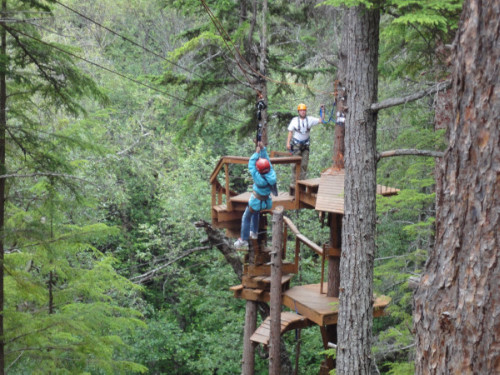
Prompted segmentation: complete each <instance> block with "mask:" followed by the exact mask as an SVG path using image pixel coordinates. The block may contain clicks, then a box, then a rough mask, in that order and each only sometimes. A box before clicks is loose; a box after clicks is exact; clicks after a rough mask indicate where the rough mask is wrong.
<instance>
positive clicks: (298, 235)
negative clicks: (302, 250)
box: [283, 216, 323, 256]
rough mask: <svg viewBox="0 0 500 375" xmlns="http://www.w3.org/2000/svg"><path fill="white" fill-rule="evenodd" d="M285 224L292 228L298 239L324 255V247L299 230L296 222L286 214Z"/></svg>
mask: <svg viewBox="0 0 500 375" xmlns="http://www.w3.org/2000/svg"><path fill="white" fill-rule="evenodd" d="M283 221H284V222H285V224H286V225H287V226H288V227H289V228H290V229H291V230H292V232H293V234H295V237H296V238H297V240H299V241H300V242H302V243H303V244H304V245H306V246H308V247H310V248H311V249H312V250H313V251H314V252H315V253H316V254H318V255H320V256H323V248H322V247H321V246H319V245H317V244H315V243H314V242H313V241H311V240H310V239H309V238H307V237H306V236H304V235H303V234H301V233H300V232H299V230H298V229H297V227H296V226H295V224H294V223H293V222H292V221H291V220H290V219H289V218H288V217H286V216H284V217H283Z"/></svg>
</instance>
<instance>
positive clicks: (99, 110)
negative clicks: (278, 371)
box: [0, 0, 499, 374]
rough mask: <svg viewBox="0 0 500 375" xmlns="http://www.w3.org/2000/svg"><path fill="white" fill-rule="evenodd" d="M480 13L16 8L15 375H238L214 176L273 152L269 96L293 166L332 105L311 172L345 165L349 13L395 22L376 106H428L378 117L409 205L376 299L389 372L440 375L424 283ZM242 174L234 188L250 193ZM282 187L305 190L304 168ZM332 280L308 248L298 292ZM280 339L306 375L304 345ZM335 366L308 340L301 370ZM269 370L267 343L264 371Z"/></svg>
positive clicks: (265, 7) (389, 6) (8, 123)
mask: <svg viewBox="0 0 500 375" xmlns="http://www.w3.org/2000/svg"><path fill="white" fill-rule="evenodd" d="M462 3H463V2H462V1H461V0H439V1H438V0H425V1H422V0H420V1H411V0H383V1H347V0H346V1H336V0H327V1H316V0H293V1H284V0H283V1H282V0H276V1H272V0H264V1H256V0H242V1H234V0H226V1H215V0H200V1H194V0H184V1H179V0H172V1H169V0H107V1H88V0H79V1H76V0H60V1H59V0H1V9H0V13H1V17H0V18H1V19H0V26H1V28H0V33H1V35H0V39H1V40H0V43H1V46H0V49H1V50H0V168H1V169H2V170H1V172H0V175H1V176H0V194H1V195H2V197H3V199H2V200H1V204H0V211H1V212H0V213H1V216H0V231H1V233H2V236H1V240H0V250H1V256H2V258H1V259H0V264H1V266H2V267H0V268H1V272H2V274H1V277H0V280H1V282H2V284H1V290H2V293H1V300H0V305H1V306H0V307H1V310H2V314H1V322H0V329H1V332H0V337H1V340H0V341H1V352H0V355H1V361H0V362H1V363H0V368H1V369H2V372H1V373H2V374H4V373H5V374H7V373H8V374H133V373H148V374H238V373H241V358H242V348H243V344H242V341H243V325H244V318H245V304H244V301H243V300H240V299H235V298H233V296H232V293H231V292H230V290H229V287H231V286H233V285H236V284H239V282H240V281H239V279H238V275H237V273H235V271H234V269H233V268H232V267H231V265H230V264H229V263H228V261H227V258H226V257H225V255H224V254H222V253H221V252H220V251H219V250H218V248H217V247H216V246H214V244H213V243H210V242H208V241H207V234H206V232H205V231H204V230H203V229H201V228H199V227H197V226H196V223H198V222H200V221H206V222H210V220H211V216H210V215H211V201H210V196H211V191H210V185H209V182H208V181H209V178H210V175H211V173H212V171H213V169H214V167H215V165H216V163H217V161H218V160H219V159H220V157H222V156H223V155H235V156H249V155H251V154H252V153H253V152H254V150H255V135H256V130H257V125H258V120H257V116H256V102H257V100H256V98H257V96H256V93H258V94H263V95H264V98H265V101H266V103H267V109H266V113H265V118H264V120H265V125H266V126H265V142H266V144H267V148H268V149H269V150H275V151H286V137H287V126H288V124H289V122H290V120H291V119H292V118H293V117H294V116H296V113H297V111H296V108H297V104H298V103H306V104H307V106H308V108H309V115H311V116H316V117H319V109H320V105H321V104H324V105H325V111H326V118H325V123H324V124H320V125H318V126H316V127H314V129H313V130H312V132H311V152H310V160H309V171H308V176H311V177H319V176H320V174H321V172H322V171H324V170H325V169H327V168H329V167H331V165H332V157H333V155H334V149H333V145H334V138H335V137H334V133H335V129H336V127H338V126H339V125H338V124H337V125H336V124H335V120H336V117H337V116H336V103H337V102H336V98H335V91H336V90H337V86H336V82H337V83H338V80H339V75H341V74H344V73H345V69H347V68H346V66H345V65H343V62H342V59H343V56H347V55H348V52H349V51H347V50H346V49H348V48H349V46H350V44H348V43H347V44H346V43H345V39H344V38H345V37H346V35H347V34H348V30H349V25H348V23H349V22H346V20H347V17H348V7H356V8H359V7H362V8H363V9H365V8H366V9H369V10H373V9H374V7H375V8H376V9H377V12H378V14H379V25H378V29H377V30H378V33H377V35H378V38H377V39H378V40H377V43H378V44H379V45H378V51H375V53H376V54H377V55H378V61H376V62H377V64H376V66H377V67H378V68H377V69H376V72H375V73H376V79H377V83H378V89H377V91H378V93H377V92H375V94H376V95H375V99H376V100H375V101H376V102H378V103H384V100H388V99H394V98H406V97H408V96H411V95H412V94H416V93H420V94H418V95H416V96H415V98H413V99H408V100H401V103H402V105H399V106H389V105H388V106H386V107H385V108H383V109H382V107H381V109H380V110H378V112H377V116H375V117H376V118H375V121H376V123H375V127H374V128H373V129H374V132H376V134H375V138H376V151H377V155H378V157H377V160H378V163H377V162H375V164H376V181H377V183H379V184H382V185H386V186H391V187H395V188H397V189H399V192H398V194H397V195H395V196H392V197H381V196H377V198H376V216H374V220H375V222H376V227H375V231H376V233H375V236H374V244H375V254H374V259H373V293H375V294H377V295H386V296H389V297H391V303H390V305H389V307H388V308H387V314H386V315H385V316H383V317H380V318H378V319H375V320H373V327H372V340H371V341H372V345H371V348H368V350H369V351H371V353H372V356H373V361H374V362H375V363H376V366H375V367H376V368H377V371H378V372H379V373H381V374H413V373H414V372H415V371H416V370H417V371H422V373H426V372H425V369H423V370H422V369H420V370H419V369H418V366H417V368H416V365H415V358H420V357H419V354H418V353H417V354H416V350H417V346H416V344H415V342H416V338H415V333H418V332H419V331H420V329H417V330H415V328H414V323H413V319H414V318H413V311H414V300H413V294H414V288H412V280H413V281H414V283H418V280H419V278H420V276H421V275H422V273H423V271H424V268H425V265H426V262H428V258H429V255H430V254H434V253H435V248H434V246H435V241H436V238H435V237H436V236H435V235H436V229H435V228H436V186H439V184H444V185H445V186H446V183H443V182H440V180H439V176H440V174H439V171H440V170H441V169H442V168H443V167H442V166H441V165H440V162H441V161H442V156H443V152H444V151H445V150H446V149H447V147H448V146H449V141H448V139H449V137H448V134H449V129H448V128H449V126H450V124H451V123H453V122H454V121H455V118H454V116H455V115H454V114H453V112H452V108H455V107H453V105H454V104H453V103H454V102H453V100H454V99H455V96H454V94H453V91H452V90H451V89H450V87H451V83H450V82H451V78H452V72H453V69H452V66H453V62H454V58H455V55H454V54H453V48H454V47H453V46H454V45H455V46H456V43H457V41H456V40H455V36H456V34H457V31H458V30H459V25H460V17H461V14H462V8H463V7H465V5H463V4H462ZM466 3H467V2H466ZM471 3H474V2H473V1H471ZM492 3H495V1H493V2H492ZM496 3H497V4H496V5H495V6H496V11H497V12H498V11H499V9H498V8H499V6H498V2H496ZM492 7H493V6H492ZM472 9H474V7H472ZM491 12H493V14H495V13H494V11H493V10H492V11H491ZM497 14H498V13H497ZM464 17H465V16H463V15H462V22H465V21H464V19H465V20H467V18H464ZM495 45H496V47H498V41H496V44H495ZM496 53H497V55H498V51H497V52H496ZM349 61H350V60H349ZM495 69H496V70H494V71H496V72H497V73H498V61H497V63H496V68H495ZM343 71H344V73H343ZM493 75H494V74H493ZM496 79H498V74H497V78H496ZM457 81H459V79H456V80H455V83H456V82H457ZM439 84H440V86H439ZM485 85H486V84H485ZM437 87H438V88H439V89H436V88H437ZM485 87H486V86H485ZM492 87H493V86H492ZM491 92H493V89H492V91H491ZM495 92H496V95H497V97H496V99H495V100H496V102H494V101H492V104H491V107H495V108H496V112H497V114H498V105H499V104H498V86H496V91H495ZM490 95H493V94H491V93H490ZM496 126H498V118H497V125H496ZM481 134H483V133H481ZM496 137H497V138H496V141H495V138H494V136H493V135H492V142H496V143H495V144H496V147H497V151H495V156H494V158H495V159H494V162H493V163H492V164H493V166H492V167H491V168H492V170H496V173H497V174H496V176H497V177H496V187H497V188H498V170H499V166H498V162H499V160H498V131H497V132H496ZM347 139H349V138H347ZM483 139H485V137H484V138H483ZM455 142H458V141H455ZM485 142H486V141H485ZM391 151H392V152H391ZM419 151H420V152H419ZM390 155H392V157H385V156H390ZM238 168H239V166H236V167H235V169H234V170H232V171H231V173H232V175H236V176H238V177H237V178H236V179H235V180H234V182H233V183H234V186H232V188H233V189H235V190H242V189H246V187H247V186H248V185H249V184H251V177H250V175H249V174H248V173H247V170H246V169H245V168H243V167H241V169H238ZM458 168H459V167H457V169H458ZM276 173H277V176H278V188H279V189H280V190H287V189H288V186H289V184H290V171H289V167H288V166H287V167H286V168H285V167H282V166H276ZM491 181H493V184H495V182H494V181H495V178H494V177H493V178H492V180H491ZM493 190H494V189H493ZM497 190H498V189H497ZM496 201H497V202H498V198H497V200H496ZM493 211H494V209H493ZM495 212H496V219H492V220H491V221H492V222H493V223H495V220H496V223H498V206H497V207H496V211H495ZM287 215H288V216H290V217H292V218H293V220H294V223H295V224H296V225H297V227H298V228H300V231H301V232H302V233H304V235H306V236H307V237H308V238H310V239H311V240H312V241H314V242H315V243H317V244H321V243H324V242H325V240H326V239H327V238H328V228H325V227H324V226H322V225H321V220H320V218H318V214H317V212H314V210H296V211H292V212H287ZM441 219H442V220H445V219H446V217H445V216H442V217H441ZM443 222H444V221H443ZM443 225H444V224H443ZM497 229H498V227H497ZM222 234H223V233H222ZM495 236H496V237H495ZM493 237H495V238H496V241H497V242H495V241H493V242H492V243H493V248H496V246H498V234H496V235H493ZM233 240H234V239H232V238H226V239H224V241H227V243H228V244H232V242H233ZM496 252H497V250H496V251H495V254H496ZM239 255H240V254H239V253H237V252H236V251H235V252H234V256H239ZM495 259H496V255H495V256H494V257H493V260H492V261H491V264H493V265H494V266H492V267H494V270H495V271H494V273H493V276H494V278H493V282H494V280H496V282H497V283H498V261H497V260H495ZM320 264H321V259H320V258H319V257H318V256H316V255H314V254H310V253H304V254H302V258H301V268H300V273H299V274H298V275H296V276H295V278H294V279H292V283H294V282H300V283H307V282H317V280H318V270H319V269H320ZM495 265H496V266H495ZM436 267H437V266H436ZM415 280H416V281H415ZM497 285H498V284H497ZM421 298H424V299H425V297H421ZM421 301H422V300H421ZM496 327H497V328H498V324H497V325H496ZM283 344H284V347H285V351H286V352H287V353H288V356H289V357H288V358H289V361H291V362H294V359H295V354H296V353H297V351H296V348H297V346H298V345H299V342H298V339H297V337H296V336H294V335H293V334H291V333H290V334H287V335H284V336H283ZM496 344H497V345H498V342H496ZM438 345H439V344H438ZM327 354H328V355H334V354H335V351H334V350H331V351H329V353H327ZM324 357H325V351H324V349H323V343H322V342H321V336H320V335H319V334H318V332H317V331H315V330H312V329H310V330H303V331H302V335H301V337H300V356H299V359H298V368H297V369H296V370H297V373H298V374H315V373H317V372H318V369H319V365H320V363H321V362H322V361H323V359H324ZM492 366H493V365H492ZM496 366H498V364H497V365H496ZM490 368H491V369H493V368H494V367H490ZM267 369H268V360H267V353H266V351H265V350H263V349H262V348H260V349H258V351H257V358H256V369H255V371H256V373H259V374H261V373H262V374H263V373H267ZM497 369H498V367H497ZM284 373H285V372H283V374H284ZM290 373H292V372H290ZM471 373H473V372H471Z"/></svg>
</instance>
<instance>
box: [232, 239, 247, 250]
mask: <svg viewBox="0 0 500 375" xmlns="http://www.w3.org/2000/svg"><path fill="white" fill-rule="evenodd" d="M234 247H235V248H237V249H240V248H242V247H248V241H245V240H242V239H241V238H238V241H236V242H235V243H234Z"/></svg>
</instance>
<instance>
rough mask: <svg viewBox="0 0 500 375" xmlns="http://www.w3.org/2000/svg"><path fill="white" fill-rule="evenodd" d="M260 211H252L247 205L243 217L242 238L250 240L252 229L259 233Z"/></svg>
mask: <svg viewBox="0 0 500 375" xmlns="http://www.w3.org/2000/svg"><path fill="white" fill-rule="evenodd" d="M259 216H260V212H259V211H254V212H250V208H249V207H248V206H247V208H246V209H245V212H244V213H243V217H242V218H241V239H242V240H244V241H248V239H249V238H250V231H252V232H254V233H257V232H258V231H259Z"/></svg>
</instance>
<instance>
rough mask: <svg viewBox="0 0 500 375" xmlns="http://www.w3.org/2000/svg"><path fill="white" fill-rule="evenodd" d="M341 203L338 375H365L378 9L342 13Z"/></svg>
mask: <svg viewBox="0 0 500 375" xmlns="http://www.w3.org/2000/svg"><path fill="white" fill-rule="evenodd" d="M347 17H348V22H347V25H348V27H349V28H348V29H346V30H344V32H347V33H348V40H347V46H346V48H347V71H346V93H347V106H348V112H347V118H346V125H345V126H346V135H345V186H344V191H345V198H344V221H343V230H342V245H343V249H342V256H341V261H340V305H339V322H338V349H337V374H349V375H351V374H370V373H371V369H372V365H373V364H372V356H371V343H372V325H373V302H372V298H373V259H374V252H375V191H376V178H375V176H376V173H375V172H376V148H375V141H376V121H377V115H376V113H374V112H372V111H371V110H370V106H371V104H372V103H375V102H376V99H377V63H378V46H379V21H380V12H379V9H376V8H375V9H366V8H365V7H364V6H359V7H353V8H350V9H349V10H348V11H347Z"/></svg>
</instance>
